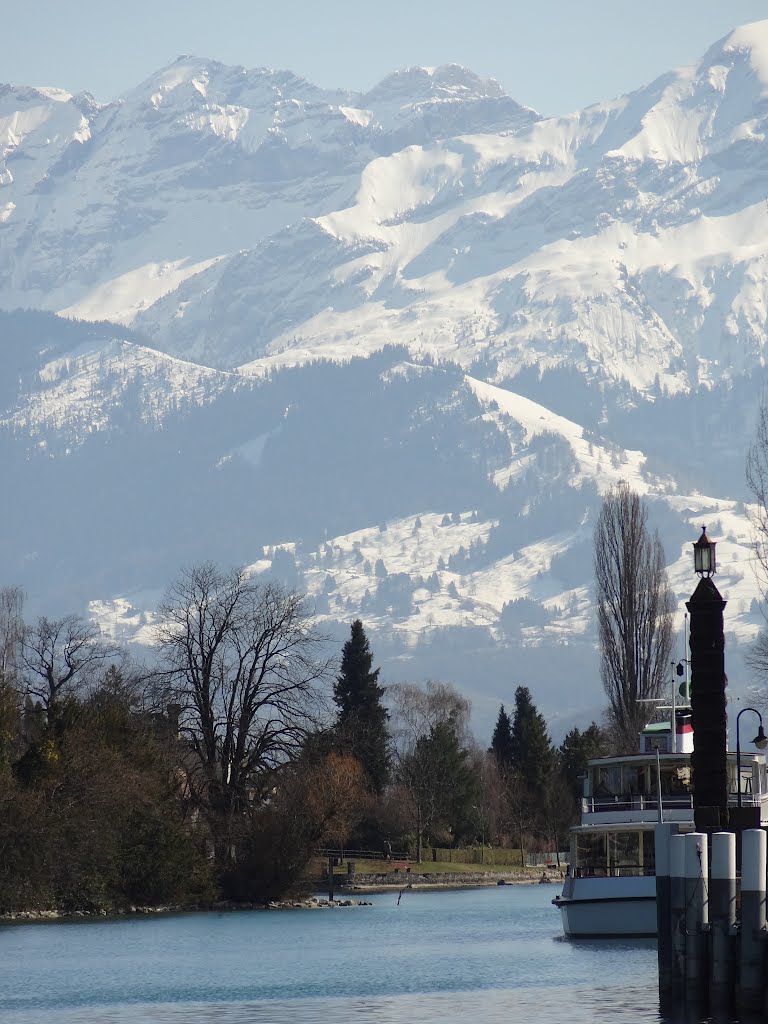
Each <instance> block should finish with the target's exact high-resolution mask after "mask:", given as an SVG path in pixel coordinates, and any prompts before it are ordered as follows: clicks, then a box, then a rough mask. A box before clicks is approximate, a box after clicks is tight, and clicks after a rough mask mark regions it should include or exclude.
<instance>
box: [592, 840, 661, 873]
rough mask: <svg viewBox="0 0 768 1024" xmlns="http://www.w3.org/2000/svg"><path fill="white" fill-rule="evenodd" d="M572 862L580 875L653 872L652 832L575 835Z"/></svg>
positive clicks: (653, 850)
mask: <svg viewBox="0 0 768 1024" xmlns="http://www.w3.org/2000/svg"><path fill="white" fill-rule="evenodd" d="M576 863H577V865H578V873H579V875H581V876H586V877H590V876H592V875H594V876H595V877H603V876H606V875H613V876H617V875H618V876H633V875H645V874H653V872H654V867H655V849H654V834H653V832H652V831H650V830H648V831H638V830H634V831H631V832H630V831H626V832H587V833H585V834H582V835H578V836H577V837H576Z"/></svg>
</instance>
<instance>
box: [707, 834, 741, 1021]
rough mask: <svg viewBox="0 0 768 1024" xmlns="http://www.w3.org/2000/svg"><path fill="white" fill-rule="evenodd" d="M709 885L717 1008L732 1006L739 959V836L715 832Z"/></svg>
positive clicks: (712, 979) (713, 990)
mask: <svg viewBox="0 0 768 1024" xmlns="http://www.w3.org/2000/svg"><path fill="white" fill-rule="evenodd" d="M711 843H712V867H711V872H710V886H709V921H710V925H711V935H712V972H711V977H710V990H709V994H710V999H711V1000H712V1003H713V1005H714V1006H717V1007H726V1006H729V1005H730V1003H731V1000H732V995H733V985H734V970H735V959H736V947H735V935H734V925H735V923H736V836H735V835H734V833H733V832H715V833H714V835H713V836H712V839H711Z"/></svg>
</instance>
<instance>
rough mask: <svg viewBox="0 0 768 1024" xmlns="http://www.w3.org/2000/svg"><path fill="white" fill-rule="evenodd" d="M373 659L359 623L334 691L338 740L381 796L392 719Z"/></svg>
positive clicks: (386, 775) (355, 624) (386, 774)
mask: <svg viewBox="0 0 768 1024" xmlns="http://www.w3.org/2000/svg"><path fill="white" fill-rule="evenodd" d="M372 664H373V655H372V654H371V649H370V646H369V644H368V637H367V636H366V635H365V630H364V629H363V624H362V622H361V621H360V619H356V620H355V621H354V622H353V623H352V630H351V635H350V638H349V640H347V642H346V643H345V644H344V649H343V651H342V655H341V674H340V675H339V676H338V677H337V679H336V684H335V685H334V688H333V699H334V701H335V702H336V704H337V706H338V708H339V715H338V720H337V736H338V739H339V742H340V744H341V745H342V746H343V747H344V748H345V749H347V750H349V752H350V753H351V754H353V755H354V756H355V757H356V758H357V759H358V760H359V761H360V763H361V764H362V765H363V767H364V768H365V770H366V772H367V774H368V777H369V778H370V780H371V785H372V787H373V789H374V790H375V791H376V792H377V793H379V794H380V793H382V792H383V790H384V787H385V786H386V784H387V780H388V778H389V734H388V732H387V719H388V718H389V715H388V714H387V710H386V708H385V707H384V705H383V704H382V703H381V698H382V696H383V694H384V688H383V687H382V686H379V684H378V678H379V669H372V668H371V666H372Z"/></svg>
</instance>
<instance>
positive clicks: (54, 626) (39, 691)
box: [20, 615, 122, 720]
mask: <svg viewBox="0 0 768 1024" xmlns="http://www.w3.org/2000/svg"><path fill="white" fill-rule="evenodd" d="M121 654H122V651H121V649H120V647H118V646H117V645H116V644H114V643H111V642H110V641H108V640H105V639H104V637H103V636H102V633H101V630H100V629H99V627H98V626H96V625H94V624H93V623H90V622H86V621H85V620H84V619H81V618H80V617H79V616H77V615H67V616H65V617H64V618H63V619H48V618H46V617H45V616H42V617H41V618H39V619H38V620H37V622H36V623H35V625H33V626H24V629H23V631H22V637H21V645H20V660H21V671H22V675H23V680H24V687H25V690H26V692H27V693H28V694H29V695H30V696H32V697H35V698H37V700H39V701H40V703H41V704H42V706H43V708H44V709H45V711H46V713H47V715H48V718H49V720H50V719H51V717H52V716H53V715H54V713H55V710H56V708H57V706H58V705H59V704H60V703H61V701H62V700H63V699H64V698H65V697H67V696H69V695H70V694H72V693H76V692H78V691H80V690H82V689H83V688H85V687H86V686H87V685H88V683H89V682H90V681H91V674H92V673H93V672H94V671H95V670H96V669H97V668H98V667H99V666H100V665H103V664H104V663H105V662H107V661H110V660H113V659H116V658H119V657H120V656H121Z"/></svg>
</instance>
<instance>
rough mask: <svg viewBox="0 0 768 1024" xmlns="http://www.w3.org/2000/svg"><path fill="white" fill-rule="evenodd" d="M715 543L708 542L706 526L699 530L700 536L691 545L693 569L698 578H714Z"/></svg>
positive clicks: (715, 570)
mask: <svg viewBox="0 0 768 1024" xmlns="http://www.w3.org/2000/svg"><path fill="white" fill-rule="evenodd" d="M716 546H717V541H714V540H710V539H709V537H708V536H707V528H706V526H702V528H701V536H700V537H699V539H698V540H697V541H696V543H695V544H694V545H693V568H694V571H695V572H697V573H698V574H699V576H701V577H704V576H706V577H707V578H709V577H710V576H714V575H715V573H716V572H717V568H716V561H715V548H716Z"/></svg>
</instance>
